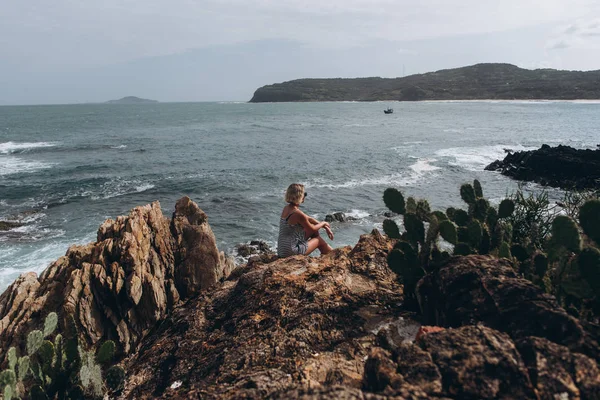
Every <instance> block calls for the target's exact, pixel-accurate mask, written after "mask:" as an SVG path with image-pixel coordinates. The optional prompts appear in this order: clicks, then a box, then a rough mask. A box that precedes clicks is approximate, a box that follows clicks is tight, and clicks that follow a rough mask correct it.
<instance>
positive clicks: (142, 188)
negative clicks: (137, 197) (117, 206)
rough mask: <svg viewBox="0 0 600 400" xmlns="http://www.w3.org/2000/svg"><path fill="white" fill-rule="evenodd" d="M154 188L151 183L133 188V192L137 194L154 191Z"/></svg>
mask: <svg viewBox="0 0 600 400" xmlns="http://www.w3.org/2000/svg"><path fill="white" fill-rule="evenodd" d="M155 187H156V186H155V185H153V184H152V183H144V184H142V185H140V186H136V187H135V191H136V192H138V193H141V192H145V191H146V190H150V189H154V188H155Z"/></svg>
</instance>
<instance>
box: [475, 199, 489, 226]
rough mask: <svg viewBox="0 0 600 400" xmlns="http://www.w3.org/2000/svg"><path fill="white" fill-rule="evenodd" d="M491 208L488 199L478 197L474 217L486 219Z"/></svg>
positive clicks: (481, 219)
mask: <svg viewBox="0 0 600 400" xmlns="http://www.w3.org/2000/svg"><path fill="white" fill-rule="evenodd" d="M489 208H490V203H489V202H488V201H487V200H486V199H477V200H476V201H475V206H474V207H473V218H476V219H478V220H480V221H485V219H486V217H487V214H488V209H489Z"/></svg>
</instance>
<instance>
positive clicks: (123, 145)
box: [111, 144, 127, 149]
mask: <svg viewBox="0 0 600 400" xmlns="http://www.w3.org/2000/svg"><path fill="white" fill-rule="evenodd" d="M126 148H127V145H126V144H121V145H119V146H111V149H126Z"/></svg>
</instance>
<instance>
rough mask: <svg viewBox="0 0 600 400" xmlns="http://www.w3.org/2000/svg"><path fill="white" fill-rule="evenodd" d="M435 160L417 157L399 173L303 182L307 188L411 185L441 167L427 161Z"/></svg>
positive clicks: (422, 180) (419, 181) (421, 181)
mask: <svg viewBox="0 0 600 400" xmlns="http://www.w3.org/2000/svg"><path fill="white" fill-rule="evenodd" d="M434 161H436V160H435V159H422V158H419V159H417V162H416V163H414V164H412V165H410V166H409V171H403V172H400V173H395V174H389V175H383V176H376V177H365V178H362V179H351V180H349V181H346V182H341V183H334V182H330V181H325V182H323V181H321V180H313V181H309V182H306V183H305V186H306V187H307V188H310V187H315V188H328V189H342V188H355V187H361V186H385V185H394V186H411V185H415V184H417V183H423V182H424V180H425V179H426V176H427V175H431V174H432V173H433V172H434V171H437V170H439V169H441V168H439V167H436V166H435V165H431V164H429V163H431V162H434Z"/></svg>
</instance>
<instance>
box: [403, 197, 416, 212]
mask: <svg viewBox="0 0 600 400" xmlns="http://www.w3.org/2000/svg"><path fill="white" fill-rule="evenodd" d="M406 212H407V213H413V214H415V213H416V212H417V201H416V200H415V198H414V197H409V198H408V199H406Z"/></svg>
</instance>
